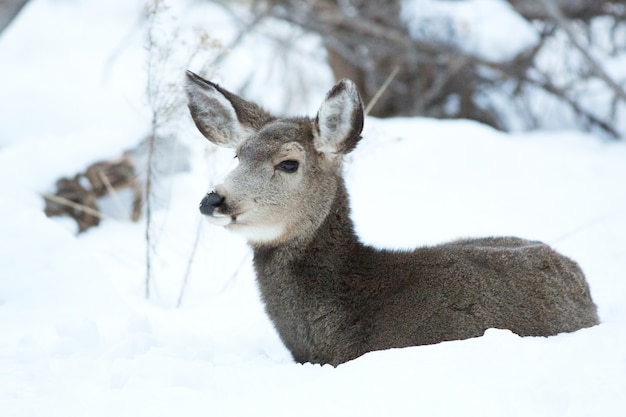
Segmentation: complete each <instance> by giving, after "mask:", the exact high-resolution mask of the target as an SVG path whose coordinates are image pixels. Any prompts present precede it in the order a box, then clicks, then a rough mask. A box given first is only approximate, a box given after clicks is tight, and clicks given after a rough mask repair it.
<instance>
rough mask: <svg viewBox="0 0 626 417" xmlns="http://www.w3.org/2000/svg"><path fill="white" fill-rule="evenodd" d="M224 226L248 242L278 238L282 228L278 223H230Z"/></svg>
mask: <svg viewBox="0 0 626 417" xmlns="http://www.w3.org/2000/svg"><path fill="white" fill-rule="evenodd" d="M226 228H227V229H228V230H230V231H232V232H235V233H238V234H240V235H241V236H243V237H244V238H245V239H246V240H247V241H248V242H249V243H253V244H254V243H267V242H271V241H274V240H277V239H278V238H280V237H281V236H282V235H283V233H284V229H283V227H282V226H280V225H264V226H249V225H246V224H240V223H230V224H228V225H226Z"/></svg>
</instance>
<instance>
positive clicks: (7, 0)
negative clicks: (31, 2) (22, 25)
mask: <svg viewBox="0 0 626 417" xmlns="http://www.w3.org/2000/svg"><path fill="white" fill-rule="evenodd" d="M26 3H28V0H1V1H0V34H1V33H2V31H3V30H4V29H6V28H7V27H8V26H9V24H10V23H11V22H12V21H13V19H15V17H17V15H18V14H19V12H20V10H22V8H23V7H24V6H25V5H26Z"/></svg>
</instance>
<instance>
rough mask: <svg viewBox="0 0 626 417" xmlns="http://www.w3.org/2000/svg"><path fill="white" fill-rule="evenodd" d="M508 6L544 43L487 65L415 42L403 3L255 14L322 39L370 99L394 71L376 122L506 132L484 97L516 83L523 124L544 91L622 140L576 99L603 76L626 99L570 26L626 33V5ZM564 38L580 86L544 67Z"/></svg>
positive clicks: (514, 99) (617, 0)
mask: <svg viewBox="0 0 626 417" xmlns="http://www.w3.org/2000/svg"><path fill="white" fill-rule="evenodd" d="M217 1H218V2H219V3H220V4H222V5H223V6H224V7H233V6H232V3H230V2H225V1H224V0H217ZM442 2H443V1H442ZM509 3H510V4H511V5H512V7H513V8H514V9H515V10H516V11H517V12H518V13H519V14H520V15H521V16H523V18H525V19H528V20H534V21H535V22H534V25H533V27H534V28H536V29H537V31H538V32H539V33H540V37H539V39H540V40H539V42H538V43H537V44H536V45H535V46H534V47H533V48H531V49H530V50H527V51H523V52H521V53H519V54H518V56H515V57H513V58H511V59H509V60H506V61H502V62H495V61H490V60H488V59H485V58H484V57H481V56H479V55H478V54H473V53H469V52H467V51H463V50H460V49H459V48H458V47H455V45H453V44H450V43H444V42H442V41H438V40H437V39H428V38H426V39H424V38H422V39H416V38H415V37H412V36H411V34H410V33H409V30H408V28H407V26H406V24H405V22H404V21H403V20H402V18H401V15H400V10H401V0H390V1H387V2H385V3H384V4H381V3H379V2H371V1H367V0H308V1H302V0H255V1H253V2H252V6H251V7H250V10H251V11H252V13H253V14H254V15H255V16H256V17H257V19H252V21H253V22H255V24H256V23H258V21H259V19H262V18H267V17H269V18H274V19H279V20H283V21H287V22H289V23H291V24H294V25H297V26H299V27H301V28H303V29H305V30H307V31H310V32H313V33H316V34H319V36H320V37H321V38H322V41H323V44H324V46H325V48H326V52H327V57H328V63H329V65H330V67H331V68H332V70H333V73H334V75H335V78H336V79H339V78H350V79H352V80H353V81H355V83H356V84H357V85H358V87H359V90H360V91H361V94H362V95H363V98H364V100H365V102H369V101H370V100H372V98H373V97H374V95H375V94H376V93H377V92H378V91H379V89H380V87H381V85H383V84H384V82H385V80H386V79H387V78H388V77H389V76H390V74H391V73H392V72H393V71H394V69H395V68H398V73H397V75H396V76H395V77H394V79H393V82H392V83H391V84H390V85H389V86H388V87H387V88H386V89H385V90H384V93H383V94H382V95H381V96H380V97H378V101H377V102H376V104H375V106H374V107H373V108H372V109H371V114H372V115H373V116H378V117H388V116H411V115H421V116H428V117H436V118H468V119H474V120H477V121H480V122H482V123H486V124H489V125H491V126H493V127H495V128H497V129H502V130H507V129H509V128H510V126H509V122H508V121H507V120H506V117H505V116H504V114H503V110H502V109H501V108H500V106H499V105H498V104H496V102H492V101H490V100H489V99H485V97H486V94H487V95H488V94H490V93H489V92H492V91H497V90H500V91H504V87H505V86H510V85H513V86H515V87H514V88H512V89H511V92H512V94H511V96H510V97H508V99H507V100H509V102H510V103H511V104H510V106H511V107H518V108H521V107H522V106H524V105H526V108H524V109H523V112H524V113H527V114H528V119H529V120H530V121H529V126H527V128H534V127H536V125H537V123H538V122H537V120H539V119H541V117H540V116H541V114H533V111H534V110H533V109H531V108H528V106H527V105H528V98H527V97H526V96H525V94H527V93H528V91H530V90H533V91H535V90H538V91H541V92H542V93H543V94H545V95H547V96H550V97H552V98H553V99H554V100H555V101H557V102H559V103H561V104H562V105H563V106H565V107H566V108H569V109H570V110H571V112H572V113H573V114H575V115H577V116H578V117H579V121H580V125H581V127H582V128H586V129H590V128H599V129H600V130H602V131H604V132H605V133H606V134H607V136H609V137H613V138H619V137H621V136H622V135H623V134H624V132H620V131H619V129H618V127H617V126H616V124H615V114H601V113H599V112H598V109H596V108H594V107H592V108H586V107H585V105H584V104H583V102H582V101H581V100H583V99H584V94H579V95H576V94H575V93H574V91H573V90H571V89H572V88H574V87H579V86H580V84H582V83H588V82H590V81H592V80H594V79H597V80H600V81H602V82H603V83H604V84H606V85H607V86H609V88H610V90H611V91H612V92H613V96H614V100H613V102H612V103H613V107H614V108H616V106H617V104H618V103H619V102H622V103H623V102H624V101H625V94H624V88H623V87H622V85H621V84H620V82H619V81H618V80H616V79H614V78H613V77H611V76H610V74H608V73H607V72H606V71H605V70H604V69H603V67H602V65H600V64H599V62H598V61H597V60H596V59H594V57H593V55H592V54H591V53H590V52H589V48H590V47H591V41H589V42H588V43H589V44H590V45H588V46H586V45H583V43H581V42H580V41H579V40H578V39H579V37H580V33H575V29H574V26H573V25H572V20H576V21H577V23H578V24H577V25H576V29H577V30H579V31H580V29H581V28H583V29H587V28H588V27H589V25H590V24H589V22H591V21H592V20H593V19H594V18H595V17H598V16H602V17H609V18H611V19H613V20H614V22H615V27H617V26H619V25H622V27H626V12H625V10H626V0H603V1H594V0H553V1H552V2H543V1H538V0H528V1H522V0H509ZM615 27H614V29H615ZM242 31H245V28H243V29H242ZM563 33H564V34H565V36H566V39H568V40H569V42H570V44H571V45H572V48H574V50H577V51H578V52H579V53H580V55H581V57H582V60H583V62H584V63H585V65H586V66H587V68H586V70H584V71H579V70H577V69H572V70H571V72H572V77H578V79H577V80H575V79H572V80H565V81H563V80H562V79H561V78H562V77H559V76H558V74H553V73H552V72H551V71H550V70H551V68H545V67H542V66H541V65H540V63H539V62H538V57H540V56H541V55H542V54H543V53H544V50H545V48H546V47H547V46H546V45H548V44H549V43H550V42H552V41H553V40H554V39H556V37H557V36H558V35H560V34H563ZM620 33H622V34H623V33H624V32H623V31H622V32H619V31H617V30H615V33H614V34H613V35H612V36H614V38H615V37H618V38H619V37H620V36H621V35H620ZM620 43H621V42H614V43H613V44H614V48H615V49H619V50H620V51H621V52H626V45H621V46H619V44H620ZM576 71H579V73H577V72H576ZM557 80H558V81H557ZM577 81H580V82H577ZM507 88H508V87H507ZM535 111H536V110H535ZM539 111H540V110H539Z"/></svg>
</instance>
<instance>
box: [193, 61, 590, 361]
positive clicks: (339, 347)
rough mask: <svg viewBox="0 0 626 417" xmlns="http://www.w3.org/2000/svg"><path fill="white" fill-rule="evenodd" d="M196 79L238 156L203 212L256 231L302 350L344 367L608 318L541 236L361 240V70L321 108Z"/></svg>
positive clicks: (289, 333)
mask: <svg viewBox="0 0 626 417" xmlns="http://www.w3.org/2000/svg"><path fill="white" fill-rule="evenodd" d="M187 91H188V95H189V105H190V110H191V114H192V116H193V118H194V121H195V123H196V125H197V127H198V128H199V130H200V131H201V132H202V133H203V134H204V135H205V136H206V137H207V138H208V139H209V140H211V141H212V142H213V143H216V144H219V145H222V146H230V147H233V148H235V149H236V150H237V155H238V157H239V159H240V164H239V166H238V167H237V168H236V169H235V170H234V171H233V172H231V173H230V174H229V175H228V177H227V178H226V180H225V182H224V184H222V185H219V186H217V187H216V189H215V191H214V192H212V193H209V194H208V195H207V196H206V197H205V198H204V199H203V200H202V202H201V206H200V210H201V212H202V213H203V214H205V215H207V216H208V218H209V220H210V221H211V222H212V223H214V224H216V225H220V226H224V227H226V228H227V229H230V230H233V231H235V232H239V233H241V234H242V235H244V236H245V237H246V238H247V240H248V242H249V244H250V245H251V246H252V248H253V251H254V267H255V270H256V275H257V280H258V283H259V288H260V291H261V295H262V298H263V301H264V303H265V307H266V311H267V313H268V315H269V317H270V318H271V320H272V321H273V323H274V326H275V327H276V329H277V331H278V333H279V335H280V337H281V340H282V341H283V342H284V343H285V345H286V347H287V348H288V349H289V350H290V352H291V353H292V355H293V357H294V359H295V360H296V361H298V362H313V363H322V364H326V363H329V364H332V365H335V366H336V365H338V364H340V363H343V362H346V361H348V360H351V359H354V358H356V357H358V356H360V355H362V354H364V353H366V352H369V351H373V350H382V349H388V348H398V347H406V346H417V345H423V344H432V343H438V342H441V341H445V340H456V339H466V338H470V337H476V336H480V335H482V334H483V332H484V331H485V330H486V329H488V328H505V329H510V330H511V331H513V332H515V333H517V334H519V335H521V336H548V335H554V334H557V333H560V332H571V331H575V330H577V329H580V328H583V327H590V326H593V325H595V324H597V323H598V317H597V313H596V307H595V305H594V303H593V301H592V299H591V296H590V292H589V287H588V285H587V282H586V280H585V277H584V275H583V273H582V271H581V270H580V268H579V267H578V265H577V264H576V263H575V262H574V261H572V260H570V259H568V258H566V257H564V256H562V255H560V254H558V253H557V252H555V251H554V250H552V249H551V248H550V247H548V246H547V245H545V244H543V243H541V242H533V241H527V240H523V239H519V238H513V237H503V238H483V239H471V240H459V241H454V242H450V243H447V244H443V245H439V246H434V247H424V248H419V249H416V250H414V251H410V252H400V251H387V250H377V249H374V248H372V247H369V246H366V245H363V244H362V243H361V242H360V241H359V239H358V238H357V236H356V234H355V232H354V228H353V225H352V221H351V220H350V208H349V201H348V193H347V191H346V187H345V184H344V181H343V177H342V157H343V155H344V154H346V153H348V152H350V151H351V150H352V149H353V148H354V147H355V146H356V144H357V142H358V140H360V133H361V129H362V125H363V113H362V104H361V101H360V97H359V95H358V92H357V91H356V89H355V87H354V85H353V84H352V83H351V82H349V81H346V80H343V81H340V82H339V83H338V84H337V85H336V86H335V87H334V88H333V89H332V90H331V91H330V92H329V93H328V95H327V97H326V100H325V102H324V103H323V104H322V107H321V108H320V111H319V112H318V115H317V117H316V118H315V119H314V120H310V119H307V118H289V119H278V118H275V117H273V116H271V115H269V114H268V113H266V112H265V111H263V110H262V109H261V108H260V107H258V106H256V105H255V104H253V103H249V102H246V101H245V100H243V99H241V98H240V97H238V96H236V95H234V94H232V93H230V92H228V91H226V90H224V89H222V88H221V87H219V86H217V85H215V84H212V83H210V82H208V81H206V80H203V79H202V78H200V77H198V76H197V75H195V74H192V73H188V89H187Z"/></svg>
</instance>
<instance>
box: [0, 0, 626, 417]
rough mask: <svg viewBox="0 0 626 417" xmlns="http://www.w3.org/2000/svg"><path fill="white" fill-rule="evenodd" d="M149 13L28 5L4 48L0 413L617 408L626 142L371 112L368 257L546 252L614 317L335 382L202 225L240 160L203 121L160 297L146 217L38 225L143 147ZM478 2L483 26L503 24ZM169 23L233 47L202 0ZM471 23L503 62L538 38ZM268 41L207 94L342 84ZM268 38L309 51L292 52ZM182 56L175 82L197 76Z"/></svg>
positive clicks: (409, 360) (173, 205) (359, 188)
mask: <svg viewBox="0 0 626 417" xmlns="http://www.w3.org/2000/svg"><path fill="white" fill-rule="evenodd" d="M409 3H411V2H407V4H409ZM477 3H478V0H477ZM489 3H493V2H488V1H485V0H480V6H481V8H480V10H483V11H484V10H485V9H484V7H485V4H489ZM495 3H498V2H495ZM142 10H143V4H142V3H141V2H132V1H122V0H112V1H107V2H94V1H88V0H31V1H30V2H29V4H28V5H27V7H26V8H25V9H24V10H23V11H22V13H21V14H20V16H19V17H18V19H17V20H16V21H14V22H13V24H12V25H11V26H10V27H9V28H8V29H7V30H6V31H5V32H4V33H3V34H2V36H0V415H1V416H6V417H18V416H29V417H30V416H37V417H39V416H63V417H70V416H90V417H95V416H116V417H121V416H129V417H131V416H132V417H137V416H282V415H284V416H352V415H354V416H357V415H358V416H409V415H424V416H624V415H625V414H624V413H625V412H626V411H625V410H626V273H625V270H626V144H625V143H623V142H619V143H616V142H607V141H606V139H603V138H600V137H597V136H594V135H592V134H586V133H580V132H577V131H574V130H568V129H566V128H565V129H564V128H561V129H559V130H552V131H549V132H548V131H543V132H533V133H516V134H505V133H501V132H497V131H494V130H493V129H491V128H488V127H485V126H483V125H480V124H478V123H475V122H469V121H462V120H459V121H439V120H432V119H421V118H404V119H389V120H377V119H374V118H367V119H366V127H365V131H364V139H363V141H362V143H361V144H360V145H359V147H358V148H357V150H356V151H355V152H354V153H353V154H352V155H350V156H349V157H348V158H347V163H346V176H347V180H348V185H349V190H350V193H351V197H352V206H353V218H354V221H355V223H356V226H357V230H358V232H359V234H360V236H361V238H362V239H363V240H364V241H365V242H368V243H371V244H374V245H377V246H380V247H394V248H410V247H415V246H418V245H426V244H435V243H438V242H443V241H446V240H450V239H455V238H459V237H470V236H487V235H517V236H521V237H524V238H529V239H539V240H543V241H545V242H547V243H549V244H552V245H553V246H554V247H555V248H557V249H558V250H559V251H561V252H562V253H564V254H566V255H568V256H570V257H572V258H574V259H576V260H577V261H578V262H579V263H580V264H581V266H582V268H583V269H584V270H585V272H586V274H587V276H588V280H589V283H590V286H591V290H592V294H593V297H594V299H595V301H596V303H597V305H598V308H599V313H600V317H601V320H602V323H601V324H600V325H599V326H596V327H594V328H590V329H584V330H581V331H578V332H575V333H572V334H562V335H558V336H554V337H549V338H533V337H529V338H520V337H518V336H516V335H515V334H512V333H511V332H509V331H506V330H496V329H494V330H489V331H487V332H486V334H485V335H484V336H483V337H479V338H475V339H471V340H464V341H454V342H446V343H441V344H437V345H431V346H421V347H413V348H406V349H395V350H389V351H381V352H373V353H369V354H366V355H364V356H363V357H361V358H358V359H356V360H353V361H351V362H349V363H346V364H343V365H340V366H339V367H337V368H333V367H331V366H319V365H311V364H305V365H300V364H296V363H294V362H293V361H292V359H291V357H290V355H289V353H288V352H287V351H286V349H285V348H284V347H283V346H282V344H281V342H280V340H279V339H278V336H277V335H276V333H275V332H274V330H273V328H272V325H271V323H270V322H269V320H268V319H267V318H266V316H265V314H264V312H263V306H262V305H261V303H260V301H259V296H258V293H257V289H256V286H255V282H254V274H253V271H252V268H251V256H250V253H249V251H248V249H247V247H246V245H245V243H244V242H243V241H241V240H240V239H239V238H238V237H236V236H232V235H230V234H228V233H226V232H225V231H223V230H219V229H216V228H212V227H211V226H209V225H207V224H204V223H203V222H202V220H201V216H200V214H199V212H198V203H199V201H200V199H201V198H202V197H203V195H204V193H206V192H207V191H208V190H209V189H210V187H211V185H212V184H214V183H215V182H217V181H219V177H220V175H224V174H226V172H227V171H228V169H229V167H231V166H232V165H233V164H234V163H236V162H235V161H233V160H232V154H231V153H229V152H228V151H223V150H215V149H213V148H212V147H211V146H209V145H208V143H206V140H204V139H203V138H202V137H201V136H200V135H199V134H198V133H197V132H196V131H195V130H194V127H193V125H192V122H191V120H190V118H189V117H188V116H184V117H181V118H180V121H179V122H178V124H176V126H177V129H179V130H178V131H177V133H178V136H179V140H180V141H181V143H183V144H184V146H186V148H187V149H189V151H190V155H191V156H190V160H189V166H190V169H189V170H187V171H186V172H180V173H177V174H175V175H173V176H170V177H169V178H167V179H163V180H162V181H163V183H162V184H161V188H162V189H164V190H166V194H167V199H166V202H165V203H163V204H162V205H161V206H159V208H158V209H157V210H156V212H155V214H154V217H155V218H154V222H155V225H156V226H155V230H156V231H155V234H156V240H157V242H156V243H155V249H154V262H153V268H154V274H153V281H152V287H151V297H150V298H149V299H147V300H146V299H145V297H144V292H145V287H144V285H145V283H144V280H145V260H144V256H145V250H146V248H145V245H146V243H145V240H144V233H145V223H143V222H142V221H140V222H139V223H136V224H135V223H131V222H129V221H127V220H124V219H119V220H105V221H103V222H102V224H101V225H100V226H99V227H97V228H93V229H91V230H89V231H88V232H87V233H84V234H81V235H77V234H76V228H75V225H74V224H73V223H72V222H71V221H70V220H69V219H58V218H57V219H49V218H47V217H46V216H45V215H44V213H43V208H44V201H43V199H42V197H41V195H40V194H41V193H44V192H54V183H55V181H56V179H58V178H60V177H61V176H73V175H74V174H76V173H77V172H79V171H81V170H83V169H84V168H85V167H86V166H87V165H89V164H90V163H93V162H96V161H98V160H102V159H108V158H114V157H116V156H119V155H120V154H121V152H122V151H124V150H126V149H130V148H132V147H135V146H136V145H137V144H138V143H139V141H140V140H141V139H143V138H144V137H145V136H146V135H147V134H148V132H149V129H150V120H151V119H150V108H149V105H148V101H147V99H146V95H145V90H146V82H147V80H146V65H147V64H146V62H147V54H148V52H147V50H146V47H145V44H146V22H145V19H143V18H142ZM487 10H491V13H492V16H490V18H489V21H495V22H499V21H506V19H505V18H509V17H510V16H505V15H504V13H505V11H502V10H504V9H503V8H502V7H500V6H498V7H494V8H492V9H487ZM494 10H500V12H495V11H494ZM406 13H408V12H406V11H405V14H406ZM498 13H503V14H502V15H500V14H498ZM165 16H166V18H164V19H162V21H161V22H160V23H159V24H158V25H157V29H158V30H160V31H161V32H160V35H158V36H161V37H163V38H165V39H166V38H167V36H168V35H172V36H173V35H174V34H176V33H177V32H176V30H177V29H175V28H183V29H180V30H181V34H180V35H179V37H178V38H176V39H175V41H172V42H171V44H172V45H171V46H172V49H173V50H185V49H184V48H188V47H189V45H188V43H189V41H185V39H188V38H185V36H187V35H185V33H186V32H185V30H186V29H189V28H192V27H195V26H201V27H202V28H203V29H204V30H206V32H207V33H208V34H209V36H210V37H211V38H212V39H214V40H217V41H219V42H221V44H222V48H228V45H229V42H231V41H232V39H233V37H234V36H236V30H235V25H234V23H233V21H232V19H233V17H232V16H231V15H229V14H227V13H225V12H224V10H222V9H220V8H218V7H215V6H210V5H207V4H204V3H201V2H200V3H198V2H182V1H181V2H178V4H177V7H176V8H174V7H172V8H171V9H169V10H168V12H167V14H165ZM480 16H481V17H480V19H479V20H478V21H479V22H480V25H479V26H480V27H481V31H479V32H478V35H477V38H472V37H471V36H470V37H468V39H473V40H472V41H471V42H472V43H471V45H467V48H469V50H473V51H476V50H483V51H485V53H487V52H488V53H494V51H496V49H495V48H496V47H497V45H496V46H494V47H491V46H489V45H488V44H487V45H485V44H484V41H485V39H487V40H488V39H490V38H491V39H496V40H497V42H498V44H499V45H501V44H502V41H503V40H504V38H503V36H506V37H508V38H506V40H507V41H508V40H510V43H511V44H515V45H524V44H525V43H526V42H528V39H529V38H528V37H527V33H526V32H524V31H521V32H520V33H524V34H525V35H524V36H525V38H524V39H520V38H517V37H516V33H515V31H506V32H505V34H504V35H503V34H501V33H500V34H497V36H496V35H492V36H491V37H490V36H485V35H486V34H485V32H484V31H485V30H487V29H485V27H484V22H485V20H484V14H482V13H481V14H480ZM409 17H410V16H409ZM499 17H501V18H502V19H501V20H500V19H499ZM470 23H471V22H470ZM518 23H519V22H518ZM159 25H161V26H159ZM497 26H498V25H495V27H494V30H497ZM470 27H471V25H470ZM433 28H436V25H435V26H433ZM429 30H430V29H429ZM433 30H434V29H433ZM255 31H256V33H257V35H251V36H249V37H247V38H246V39H244V40H243V41H242V42H240V43H239V44H238V45H237V47H236V48H233V49H232V50H227V54H226V55H225V58H224V59H222V60H221V61H220V62H219V64H218V65H215V67H214V68H211V71H212V72H213V76H214V77H213V79H214V80H216V81H218V82H220V83H222V84H223V85H224V86H225V87H227V88H229V89H231V90H234V91H238V90H239V89H241V88H242V86H245V87H246V88H245V91H246V97H247V98H249V99H253V100H257V101H258V102H260V103H261V104H263V105H265V106H266V107H268V108H270V109H272V110H274V111H277V112H286V113H291V114H294V113H307V114H310V115H313V114H314V112H315V111H316V109H317V106H318V105H319V103H320V102H321V99H322V97H323V95H324V93H325V92H326V90H328V89H329V88H330V87H331V86H332V83H333V80H332V76H331V73H330V70H329V69H328V68H327V67H326V65H325V64H324V63H323V57H324V54H323V51H322V49H321V47H320V43H319V40H318V39H317V38H315V37H312V36H307V35H304V34H302V33H299V32H298V31H297V30H295V29H293V28H289V27H287V26H285V25H284V24H278V23H275V24H271V23H266V24H264V25H261V26H259V27H257V28H256V29H255ZM263 33H265V34H267V33H271V34H274V35H275V34H283V35H284V36H287V37H289V38H290V39H292V40H293V45H296V47H295V48H292V49H291V50H290V51H288V52H285V51H284V50H282V52H281V53H277V50H281V48H280V45H278V47H277V42H276V39H275V38H273V37H270V36H264V35H263ZM531 40H532V39H531ZM293 45H292V46H293ZM216 49H218V50H221V49H220V48H219V47H216ZM218 52H219V51H217V52H216V53H218ZM170 64H172V65H171V67H170V70H171V69H172V67H173V70H174V72H176V71H178V73H179V74H180V75H178V76H176V77H178V78H176V81H177V82H180V81H182V79H183V74H184V70H185V69H186V65H183V64H180V65H178V61H176V62H172V63H170ZM177 65H178V66H177ZM189 65H190V66H191V69H196V68H195V67H194V65H196V66H197V65H199V64H197V63H194V62H190V63H189ZM286 68H289V70H288V71H286ZM294 86H300V88H297V87H294ZM182 106H183V107H182V108H181V112H183V113H184V111H185V109H184V104H183V105H182ZM162 157H165V158H167V157H168V155H162ZM198 227H200V237H199V243H198V248H197V251H196V252H195V255H193V246H194V240H195V238H196V234H197V231H198ZM192 255H193V256H192ZM190 259H191V266H190V273H189V275H188V281H187V284H186V285H184V283H183V281H184V277H185V273H186V270H187V268H188V266H189V263H190ZM183 288H184V294H183V298H182V303H181V305H180V307H178V308H177V300H178V298H179V296H180V292H181V289H183Z"/></svg>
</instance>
